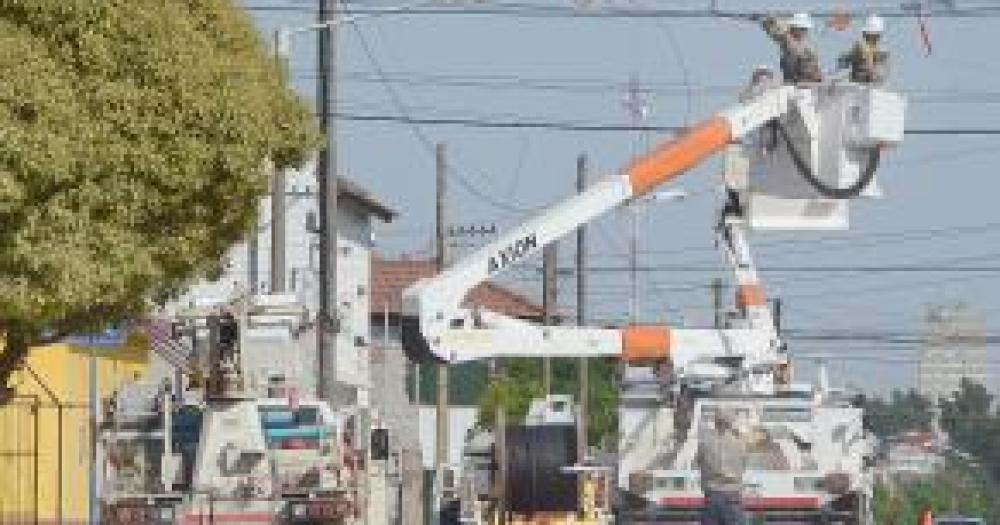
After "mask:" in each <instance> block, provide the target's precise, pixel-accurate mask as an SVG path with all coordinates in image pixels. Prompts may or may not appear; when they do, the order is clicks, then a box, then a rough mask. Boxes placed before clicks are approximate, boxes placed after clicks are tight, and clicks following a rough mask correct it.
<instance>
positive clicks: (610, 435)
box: [478, 358, 618, 445]
mask: <svg viewBox="0 0 1000 525" xmlns="http://www.w3.org/2000/svg"><path fill="white" fill-rule="evenodd" d="M502 363H503V367H504V374H503V375H504V377H503V379H501V380H499V381H496V382H493V383H490V384H489V385H488V386H485V389H484V391H483V392H482V394H481V395H480V397H479V403H478V405H479V423H480V424H481V425H483V426H485V427H486V428H491V427H492V426H493V421H494V416H495V414H496V406H497V405H498V404H499V405H502V406H504V407H505V409H506V411H507V422H508V423H511V424H517V423H521V422H522V421H523V420H524V416H525V415H526V414H527V413H528V407H529V405H530V404H531V400H532V399H534V398H536V397H540V396H541V395H542V392H543V390H542V365H541V360H540V359H537V358H534V359H532V358H517V359H504V360H503V361H502ZM615 367H616V362H615V361H614V360H604V359H591V360H590V391H589V397H588V401H589V411H588V417H587V440H588V441H589V443H590V444H592V445H598V444H607V442H608V441H609V440H613V439H614V438H615V435H616V432H617V429H618V386H617V385H618V383H617V381H616V378H615V373H616V372H615ZM578 377H579V370H578V366H577V360H576V359H559V358H556V359H553V361H552V393H554V394H569V395H572V396H574V398H576V397H577V396H578V394H579V386H578V385H579V384H578V383H577V381H578Z"/></svg>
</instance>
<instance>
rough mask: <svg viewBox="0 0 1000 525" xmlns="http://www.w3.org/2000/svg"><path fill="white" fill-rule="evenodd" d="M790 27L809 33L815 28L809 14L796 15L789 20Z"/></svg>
mask: <svg viewBox="0 0 1000 525" xmlns="http://www.w3.org/2000/svg"><path fill="white" fill-rule="evenodd" d="M788 27H790V28H792V29H802V30H805V31H808V30H810V29H812V28H813V21H812V18H811V17H810V16H809V13H795V14H794V15H792V18H790V19H788Z"/></svg>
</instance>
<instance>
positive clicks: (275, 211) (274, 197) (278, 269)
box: [270, 166, 286, 293]
mask: <svg viewBox="0 0 1000 525" xmlns="http://www.w3.org/2000/svg"><path fill="white" fill-rule="evenodd" d="M285 234H286V227H285V171H284V170H282V169H279V168H277V167H274V166H271V290H270V291H271V292H272V293H284V291H285Z"/></svg>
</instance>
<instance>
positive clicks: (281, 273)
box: [254, 166, 286, 293]
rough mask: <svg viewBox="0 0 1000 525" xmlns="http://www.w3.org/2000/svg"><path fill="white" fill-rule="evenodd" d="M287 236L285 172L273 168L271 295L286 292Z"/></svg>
mask: <svg viewBox="0 0 1000 525" xmlns="http://www.w3.org/2000/svg"><path fill="white" fill-rule="evenodd" d="M255 233H256V232H255ZM285 235H286V227H285V172H284V170H281V169H278V168H276V167H274V166H272V167H271V293H283V292H284V291H285ZM254 236H255V237H256V235H254Z"/></svg>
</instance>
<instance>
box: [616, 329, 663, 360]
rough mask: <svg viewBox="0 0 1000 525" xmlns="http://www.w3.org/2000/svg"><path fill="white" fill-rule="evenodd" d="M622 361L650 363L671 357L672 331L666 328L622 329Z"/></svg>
mask: <svg viewBox="0 0 1000 525" xmlns="http://www.w3.org/2000/svg"><path fill="white" fill-rule="evenodd" d="M621 332H622V359H623V360H625V361H649V360H655V359H666V358H668V357H670V329H669V328H667V327H666V326H629V327H626V328H622V329H621Z"/></svg>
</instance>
